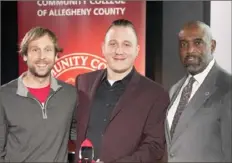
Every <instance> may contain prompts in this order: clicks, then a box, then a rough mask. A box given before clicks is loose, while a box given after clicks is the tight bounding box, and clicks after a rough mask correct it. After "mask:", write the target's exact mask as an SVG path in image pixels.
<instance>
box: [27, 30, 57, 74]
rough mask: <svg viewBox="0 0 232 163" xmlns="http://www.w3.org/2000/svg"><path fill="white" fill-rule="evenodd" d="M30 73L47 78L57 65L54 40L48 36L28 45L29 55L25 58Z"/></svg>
mask: <svg viewBox="0 0 232 163" xmlns="http://www.w3.org/2000/svg"><path fill="white" fill-rule="evenodd" d="M23 60H24V61H25V62H26V63H27V66H28V70H29V72H30V73H31V74H32V75H34V76H36V77H39V78H46V77H48V76H49V75H50V72H51V70H52V68H53V66H54V64H55V60H56V52H55V46H54V43H53V41H52V39H51V38H50V37H49V36H48V35H47V34H46V35H44V36H41V37H39V38H37V39H35V40H32V41H31V42H29V44H28V49H27V55H24V56H23Z"/></svg>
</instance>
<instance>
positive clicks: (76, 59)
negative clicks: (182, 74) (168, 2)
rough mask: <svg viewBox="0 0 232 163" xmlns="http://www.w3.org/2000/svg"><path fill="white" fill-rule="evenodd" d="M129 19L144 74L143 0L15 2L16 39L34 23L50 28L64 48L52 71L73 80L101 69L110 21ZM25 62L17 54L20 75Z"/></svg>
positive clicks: (68, 80) (55, 74)
mask: <svg viewBox="0 0 232 163" xmlns="http://www.w3.org/2000/svg"><path fill="white" fill-rule="evenodd" d="M119 18H124V19H128V20H130V21H132V23H133V24H134V25H135V28H136V31H137V33H138V37H139V44H140V54H139V56H138V57H137V59H136V63H135V67H136V69H137V70H138V71H139V72H140V73H141V74H143V75H144V74H145V21H146V20H145V19H146V1H123V0H63V1H59V0H56V1H54V0H52V1H48V0H46V1H45V0H44V1H41V0H40V1H20V2H18V41H19V42H20V41H21V40H22V38H23V36H24V35H25V33H26V32H27V31H28V30H30V29H31V28H33V27H35V26H42V27H46V28H49V29H50V30H52V31H53V32H54V33H55V34H56V35H57V37H58V41H59V44H60V46H61V47H62V48H63V49H64V51H63V53H60V54H59V60H58V61H57V62H56V64H55V66H54V68H53V70H52V74H53V75H54V76H55V77H56V78H58V79H60V80H63V81H65V82H68V83H71V84H74V82H75V77H76V76H77V75H78V74H82V73H86V72H90V71H95V70H98V69H103V68H105V67H106V61H105V59H104V57H103V56H102V52H101V44H102V42H103V40H104V36H105V32H106V30H107V28H108V27H109V25H110V24H111V22H112V21H114V20H116V19H119ZM26 70H27V66H26V64H25V63H24V61H23V60H22V57H21V56H19V75H20V74H21V73H22V72H24V71H26Z"/></svg>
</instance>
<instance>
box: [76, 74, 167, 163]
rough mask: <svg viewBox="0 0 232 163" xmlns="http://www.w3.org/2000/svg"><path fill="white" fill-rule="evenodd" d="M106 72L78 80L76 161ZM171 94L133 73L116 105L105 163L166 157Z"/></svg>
mask: <svg viewBox="0 0 232 163" xmlns="http://www.w3.org/2000/svg"><path fill="white" fill-rule="evenodd" d="M104 71H105V70H98V71H94V72H90V73H86V74H82V75H80V76H78V77H77V78H76V87H77V89H78V97H79V99H78V101H79V105H78V107H77V140H76V159H77V158H78V153H79V149H80V145H81V143H82V141H83V140H84V139H85V138H86V131H87V127H88V121H89V116H90V112H91V110H90V105H91V102H92V101H93V98H94V94H95V92H96V88H97V87H98V85H99V83H100V80H101V79H102V77H103V74H104ZM168 104H169V96H168V92H166V91H165V90H164V89H163V88H162V87H161V86H160V85H158V84H156V83H155V82H153V81H152V80H150V79H148V78H146V77H144V76H142V75H140V74H139V73H138V72H137V71H135V72H134V74H133V75H132V78H131V80H130V82H129V83H128V85H127V88H126V90H125V92H124V94H123V95H122V96H121V97H120V99H119V101H118V103H117V104H116V106H115V108H114V110H113V112H112V114H111V117H110V122H109V124H108V125H107V127H106V130H105V133H104V136H103V138H102V144H101V152H100V153H101V155H100V159H101V160H102V161H104V162H156V161H157V160H159V159H161V158H162V156H163V155H164V149H165V145H166V141H165V134H164V121H165V113H166V109H167V107H168Z"/></svg>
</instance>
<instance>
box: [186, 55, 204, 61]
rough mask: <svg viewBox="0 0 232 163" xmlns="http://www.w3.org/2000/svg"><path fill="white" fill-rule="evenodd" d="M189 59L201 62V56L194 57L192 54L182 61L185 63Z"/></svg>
mask: <svg viewBox="0 0 232 163" xmlns="http://www.w3.org/2000/svg"><path fill="white" fill-rule="evenodd" d="M189 58H194V59H198V60H199V61H202V58H201V56H197V55H194V54H188V55H187V56H186V57H185V58H184V61H185V62H187V60H188V59H189Z"/></svg>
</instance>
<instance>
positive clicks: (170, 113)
mask: <svg viewBox="0 0 232 163" xmlns="http://www.w3.org/2000/svg"><path fill="white" fill-rule="evenodd" d="M214 63H215V59H213V60H212V61H210V63H209V64H208V66H207V67H206V68H205V70H204V71H202V72H201V73H199V74H196V75H194V76H193V77H194V78H195V80H196V81H195V82H194V83H193V86H192V92H191V95H190V98H189V101H190V100H191V98H192V97H193V95H194V94H195V93H196V91H197V90H198V88H199V87H200V86H201V84H202V83H203V81H204V80H205V78H206V76H207V75H208V73H209V71H210V70H211V68H212V67H213V65H214ZM191 77H192V75H190V74H189V75H188V77H187V79H186V80H185V82H184V84H183V86H182V87H181V90H180V92H179V94H178V95H177V97H176V99H175V101H174V102H173V104H172V106H171V107H170V109H169V111H168V116H167V120H168V124H169V129H171V125H172V121H173V118H174V115H175V113H176V109H177V107H178V104H179V101H180V97H181V93H182V91H183V88H184V87H185V86H186V85H187V84H188V82H189V79H190V78H191Z"/></svg>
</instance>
